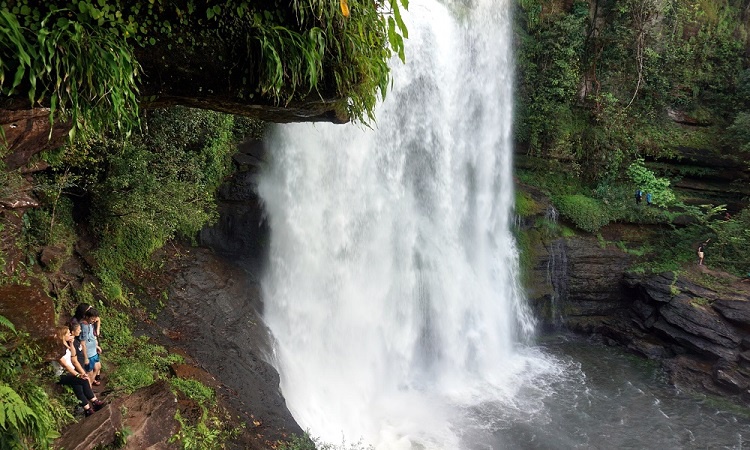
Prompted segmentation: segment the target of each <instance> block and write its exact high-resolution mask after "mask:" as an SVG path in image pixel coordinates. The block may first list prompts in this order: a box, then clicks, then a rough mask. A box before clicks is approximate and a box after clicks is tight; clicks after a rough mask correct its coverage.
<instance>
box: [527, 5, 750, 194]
mask: <svg viewBox="0 0 750 450" xmlns="http://www.w3.org/2000/svg"><path fill="white" fill-rule="evenodd" d="M745 8H746V5H745V4H744V2H741V1H728V0H724V1H720V2H708V1H692V0H668V1H665V2H658V3H657V2H654V1H653V0H626V1H603V2H586V1H576V2H574V3H573V4H572V7H569V8H568V7H566V2H562V1H542V0H521V1H520V2H519V8H518V15H517V20H518V27H517V32H518V36H519V39H520V41H519V42H520V46H519V52H518V60H519V69H518V72H519V95H518V98H519V114H518V116H517V126H516V132H517V138H518V140H519V142H521V143H522V144H523V145H524V146H525V147H526V148H527V150H528V153H529V154H532V155H539V156H544V157H547V156H551V157H555V158H558V159H562V160H568V161H570V164H571V167H572V168H573V169H574V170H575V171H577V173H579V174H580V175H581V176H583V177H584V178H587V179H590V180H600V179H605V178H607V177H611V176H613V175H615V176H616V175H617V174H619V173H622V172H623V170H624V169H625V167H627V166H628V165H629V164H630V162H632V160H634V159H636V158H638V157H642V156H646V155H651V156H659V155H666V154H669V153H670V152H671V149H673V148H675V147H676V146H679V145H685V144H690V145H692V146H700V147H702V148H706V149H707V150H713V151H721V150H722V149H717V148H711V145H712V144H715V142H716V140H715V139H714V137H715V136H716V135H717V134H720V133H722V131H723V130H725V129H726V128H727V127H728V126H730V125H732V124H733V123H734V122H735V121H736V125H735V127H734V130H735V133H734V134H735V141H736V142H738V143H747V136H744V135H743V134H742V131H741V130H742V129H743V128H742V123H744V122H743V120H745V121H746V120H747V119H746V118H745V116H744V114H746V113H748V111H750V95H748V94H750V68H749V65H748V63H747V59H746V57H745V49H746V47H747V45H748V25H747V17H746V12H745V11H744V9H745ZM670 111H672V112H673V113H675V112H679V113H680V114H685V115H687V116H689V117H692V118H694V120H697V121H699V122H700V123H702V124H705V125H708V126H707V127H705V129H704V130H702V132H689V131H685V130H684V129H681V128H679V127H677V126H675V124H674V122H673V121H672V120H670V118H669V117H668V112H670ZM583 168H585V170H583Z"/></svg>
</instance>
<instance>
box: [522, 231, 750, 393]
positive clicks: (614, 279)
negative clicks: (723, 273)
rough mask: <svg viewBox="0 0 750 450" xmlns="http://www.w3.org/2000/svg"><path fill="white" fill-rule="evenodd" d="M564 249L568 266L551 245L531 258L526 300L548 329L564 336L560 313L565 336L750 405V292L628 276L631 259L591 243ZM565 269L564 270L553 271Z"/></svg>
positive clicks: (668, 276) (671, 277) (568, 243)
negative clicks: (592, 340)
mask: <svg viewBox="0 0 750 450" xmlns="http://www.w3.org/2000/svg"><path fill="white" fill-rule="evenodd" d="M608 233H609V234H611V233H613V231H612V230H611V229H610V230H607V229H605V230H603V231H602V234H604V235H605V239H606V240H607V241H613V240H616V239H615V238H614V237H611V238H606V235H607V234H608ZM560 240H563V239H560ZM563 241H564V246H563V247H562V249H563V251H564V254H565V255H564V258H563V257H560V255H557V254H556V252H555V251H552V249H554V248H559V246H557V247H556V246H555V245H553V244H552V243H549V242H546V243H545V242H543V241H539V242H537V243H536V247H535V248H534V250H533V253H534V255H535V256H536V260H535V264H534V269H533V271H532V276H531V277H530V278H531V282H530V283H529V285H530V287H529V289H528V292H527V293H528V297H529V301H530V303H531V304H532V306H533V307H534V309H535V310H536V311H537V317H539V318H540V319H541V321H542V325H543V326H544V327H545V328H548V329H549V328H559V327H553V326H551V324H552V323H553V322H554V320H555V317H554V315H552V314H550V311H553V310H554V309H555V308H556V309H558V310H560V311H561V312H562V314H561V316H562V319H561V322H562V325H563V327H564V328H567V329H569V330H572V331H575V332H579V333H585V334H592V335H597V336H601V337H602V338H603V339H604V341H605V342H607V343H610V344H612V345H620V346H623V347H625V348H627V349H629V350H631V351H633V352H635V353H638V354H641V355H643V356H645V357H647V358H651V359H656V360H660V361H662V362H663V364H664V368H665V369H666V370H667V371H668V372H669V374H670V380H671V382H673V383H675V384H678V385H681V386H683V387H686V388H690V389H694V390H697V391H701V392H709V393H712V394H717V395H722V396H726V397H729V398H731V399H733V400H734V401H736V402H738V403H745V404H750V285H747V283H744V285H747V286H742V285H743V283H739V282H738V283H739V284H738V285H736V286H733V288H732V289H723V290H722V291H721V292H718V291H714V290H712V289H708V288H706V287H703V286H698V285H696V284H694V283H692V282H689V281H688V280H686V279H684V278H680V277H679V276H676V275H675V274H673V273H671V272H669V273H663V274H658V275H649V276H639V275H634V274H629V273H628V272H627V270H628V267H629V266H630V265H631V264H632V257H631V256H630V255H628V254H626V253H625V252H623V251H620V250H619V249H618V248H617V247H615V246H613V245H607V246H606V247H605V248H602V246H600V245H599V243H598V241H597V240H596V239H594V238H591V237H586V236H583V237H581V236H576V237H573V238H568V239H564V240H563ZM557 253H559V251H557ZM553 260H554V261H553ZM561 262H562V263H563V264H565V265H566V268H565V269H561V268H554V267H555V264H560V263H561ZM553 269H554V270H553ZM554 276H564V277H565V278H566V279H565V280H563V281H560V280H558V281H557V282H555V283H553V282H552V279H553V277H554ZM560 287H563V288H564V292H553V291H554V290H555V289H559V288H560ZM734 287H736V289H734ZM553 299H558V300H559V299H561V300H562V301H561V302H560V303H559V304H557V305H555V306H552V305H551V304H550V303H551V301H552V300H553Z"/></svg>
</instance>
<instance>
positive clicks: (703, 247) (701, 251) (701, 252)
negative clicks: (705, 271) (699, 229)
mask: <svg viewBox="0 0 750 450" xmlns="http://www.w3.org/2000/svg"><path fill="white" fill-rule="evenodd" d="M710 240H711V239H706V242H703V243H702V244H701V245H699V246H698V265H699V266H702V265H703V257H704V255H705V253H704V252H705V250H706V245H707V244H708V241H710Z"/></svg>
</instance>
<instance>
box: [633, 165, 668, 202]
mask: <svg viewBox="0 0 750 450" xmlns="http://www.w3.org/2000/svg"><path fill="white" fill-rule="evenodd" d="M628 176H629V177H630V180H631V181H632V182H633V184H634V185H635V186H636V187H637V189H640V190H642V191H643V193H644V194H643V195H646V193H651V195H652V200H651V202H652V203H653V204H654V205H657V206H662V207H667V206H670V205H672V204H673V203H674V202H675V199H676V197H675V195H674V192H672V190H671V189H670V188H669V185H670V182H669V180H668V179H667V178H661V177H657V176H656V175H655V174H654V172H652V171H651V170H649V169H648V168H646V166H645V165H644V160H643V159H642V158H641V159H637V160H635V161H634V162H633V163H631V164H630V166H628Z"/></svg>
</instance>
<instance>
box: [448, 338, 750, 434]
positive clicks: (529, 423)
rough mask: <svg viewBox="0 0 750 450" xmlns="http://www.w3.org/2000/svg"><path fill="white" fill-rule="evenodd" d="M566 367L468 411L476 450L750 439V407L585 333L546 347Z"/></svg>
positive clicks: (543, 347) (555, 340) (468, 427)
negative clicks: (692, 386)
mask: <svg viewBox="0 0 750 450" xmlns="http://www.w3.org/2000/svg"><path fill="white" fill-rule="evenodd" d="M538 350H539V351H542V352H543V353H544V354H546V355H547V357H548V358H550V359H553V360H555V361H556V363H557V365H558V367H559V371H558V372H556V373H549V374H547V375H546V376H544V377H542V378H541V379H538V380H537V383H536V384H535V385H533V386H527V387H526V388H524V389H522V390H521V391H520V392H519V393H518V395H517V396H516V400H515V402H514V403H513V405H512V406H511V407H509V405H508V404H492V403H485V404H483V405H480V406H478V407H476V408H473V409H471V410H468V411H466V412H465V417H466V419H464V420H466V422H465V425H466V427H465V430H468V431H466V433H465V434H464V436H463V444H462V445H463V446H465V447H466V448H472V449H506V448H509V449H515V448H522V449H537V448H538V449H571V448H597V449H609V448H613V449H614V448H616V449H624V448H630V449H678V448H711V449H718V448H729V449H742V448H747V447H748V446H750V444H749V443H748V441H750V410H748V409H746V408H740V407H737V406H734V405H731V404H729V403H725V402H723V401H721V400H718V399H709V398H706V397H704V396H699V395H694V394H689V393H686V392H680V391H679V390H677V389H675V388H674V387H672V386H669V385H668V383H667V381H666V377H665V375H664V373H663V372H662V371H661V370H660V369H659V368H658V367H657V366H656V365H655V364H654V363H652V362H650V361H647V360H644V359H642V358H640V357H637V356H633V355H629V354H626V353H624V352H623V351H621V350H620V349H618V348H613V347H605V346H602V345H600V344H594V343H590V342H588V341H586V340H584V339H582V338H580V337H575V336H570V335H557V336H553V337H549V338H547V339H546V341H545V342H544V343H543V344H542V345H540V346H539V348H538Z"/></svg>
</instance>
